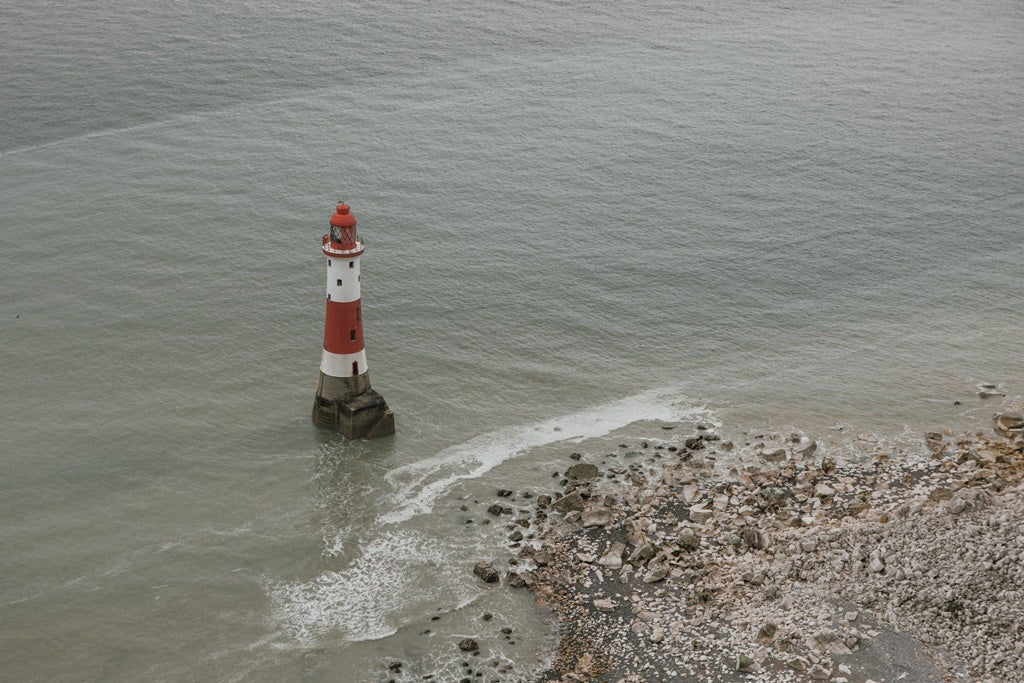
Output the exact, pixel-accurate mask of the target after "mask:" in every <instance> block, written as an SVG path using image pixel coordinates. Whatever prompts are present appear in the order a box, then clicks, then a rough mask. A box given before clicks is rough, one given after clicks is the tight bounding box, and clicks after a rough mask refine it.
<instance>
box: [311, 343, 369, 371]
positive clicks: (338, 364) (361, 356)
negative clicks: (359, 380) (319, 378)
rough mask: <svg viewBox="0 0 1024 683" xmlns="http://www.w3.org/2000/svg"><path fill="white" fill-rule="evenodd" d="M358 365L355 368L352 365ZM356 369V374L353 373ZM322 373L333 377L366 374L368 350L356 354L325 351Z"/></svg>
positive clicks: (321, 357) (321, 365) (321, 360)
mask: <svg viewBox="0 0 1024 683" xmlns="http://www.w3.org/2000/svg"><path fill="white" fill-rule="evenodd" d="M353 363H357V364H358V365H356V366H355V368H353V366H352V364H353ZM353 369H355V370H356V372H352V370H353ZM320 372H322V373H324V374H325V375H330V376H331V377H353V376H354V375H361V374H363V373H364V372H366V349H362V350H360V351H357V352H356V353H331V352H330V351H328V350H327V349H324V350H323V355H321V356H320Z"/></svg>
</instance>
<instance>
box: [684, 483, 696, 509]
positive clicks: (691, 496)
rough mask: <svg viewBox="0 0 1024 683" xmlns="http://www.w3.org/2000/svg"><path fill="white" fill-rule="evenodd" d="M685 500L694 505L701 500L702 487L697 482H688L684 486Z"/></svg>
mask: <svg viewBox="0 0 1024 683" xmlns="http://www.w3.org/2000/svg"><path fill="white" fill-rule="evenodd" d="M682 494H683V501H684V502H685V503H686V504H687V505H693V504H694V503H696V502H697V501H698V500H700V487H698V486H697V485H696V484H687V485H686V486H684V487H683V491H682Z"/></svg>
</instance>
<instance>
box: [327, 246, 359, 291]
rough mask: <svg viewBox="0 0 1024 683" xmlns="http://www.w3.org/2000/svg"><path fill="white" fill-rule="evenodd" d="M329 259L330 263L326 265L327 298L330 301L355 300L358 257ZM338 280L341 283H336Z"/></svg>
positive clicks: (357, 283) (357, 287)
mask: <svg viewBox="0 0 1024 683" xmlns="http://www.w3.org/2000/svg"><path fill="white" fill-rule="evenodd" d="M330 261H331V265H329V266H328V267H327V298H328V299H330V300H331V301H342V302H344V301H357V300H358V299H359V257H358V256H355V257H353V258H332V259H331V260H330ZM350 264H351V267H349V265H350ZM339 282H340V283H341V284H338V283H339Z"/></svg>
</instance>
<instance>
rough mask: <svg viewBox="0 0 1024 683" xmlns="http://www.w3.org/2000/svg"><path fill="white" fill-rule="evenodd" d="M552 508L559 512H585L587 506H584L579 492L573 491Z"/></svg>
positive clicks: (556, 502)
mask: <svg viewBox="0 0 1024 683" xmlns="http://www.w3.org/2000/svg"><path fill="white" fill-rule="evenodd" d="M551 507H553V508H555V509H556V510H558V511H559V512H571V511H573V510H576V511H580V512H582V511H583V508H584V507H585V505H584V504H583V496H581V495H580V494H579V491H573V492H572V493H570V494H569V495H567V496H562V497H561V498H559V499H558V500H556V501H555V502H554V503H552V505H551Z"/></svg>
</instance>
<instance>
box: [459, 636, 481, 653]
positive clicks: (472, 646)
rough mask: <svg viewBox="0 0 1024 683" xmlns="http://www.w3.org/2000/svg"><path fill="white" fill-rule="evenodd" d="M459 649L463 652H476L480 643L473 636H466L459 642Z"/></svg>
mask: <svg viewBox="0 0 1024 683" xmlns="http://www.w3.org/2000/svg"><path fill="white" fill-rule="evenodd" d="M459 649H460V650H462V651H463V652H476V651H477V650H479V649H480V645H479V644H478V643H477V642H476V641H475V640H473V639H472V638H465V639H463V640H462V641H461V642H460V643H459Z"/></svg>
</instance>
